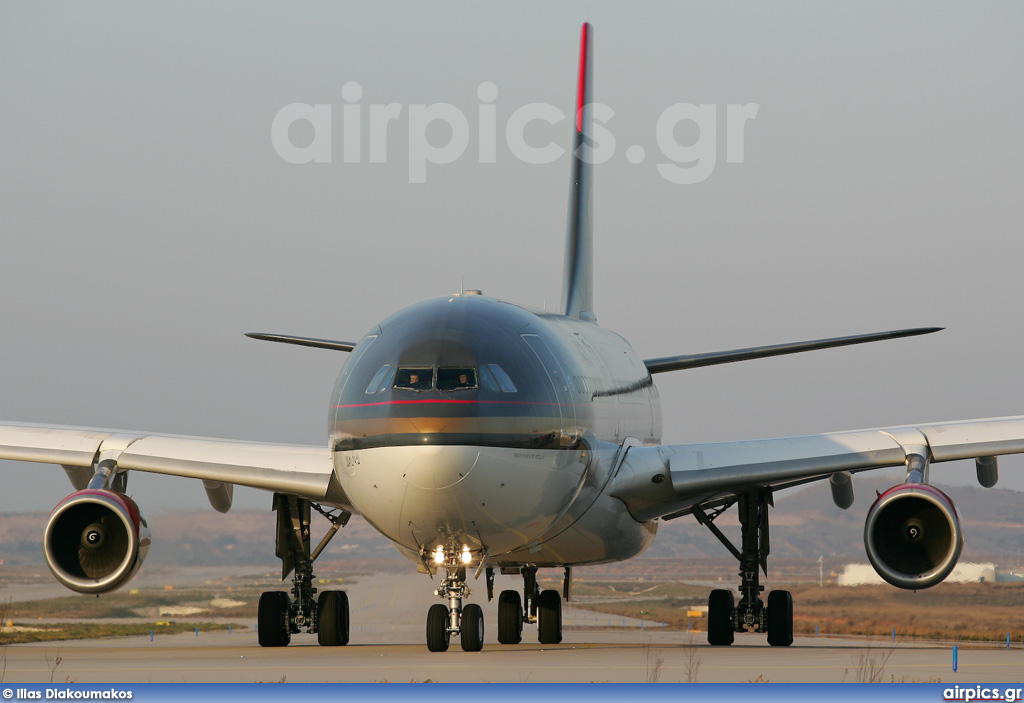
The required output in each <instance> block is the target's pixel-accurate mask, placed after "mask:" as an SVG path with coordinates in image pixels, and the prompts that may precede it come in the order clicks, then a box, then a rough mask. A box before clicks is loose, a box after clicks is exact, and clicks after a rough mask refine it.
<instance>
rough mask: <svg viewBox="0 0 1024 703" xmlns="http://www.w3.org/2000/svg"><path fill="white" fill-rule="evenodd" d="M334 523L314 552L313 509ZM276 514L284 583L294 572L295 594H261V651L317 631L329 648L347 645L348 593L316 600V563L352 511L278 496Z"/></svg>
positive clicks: (330, 593) (325, 593)
mask: <svg viewBox="0 0 1024 703" xmlns="http://www.w3.org/2000/svg"><path fill="white" fill-rule="evenodd" d="M311 508H313V509H315V510H316V511H317V512H318V513H320V514H321V515H323V516H324V517H326V518H327V519H328V520H330V521H331V529H330V530H328V531H327V534H326V535H324V538H323V539H322V540H320V544H319V545H317V547H316V549H315V550H313V551H312V552H310V535H309V523H310V514H311V513H310V509H311ZM274 510H275V511H276V512H277V556H278V557H280V558H281V579H282V580H284V579H285V578H287V577H288V574H289V573H291V572H292V571H293V570H294V571H295V576H294V577H293V578H292V590H291V596H289V594H288V593H286V592H285V591H267V592H266V593H264V594H263V595H261V596H260V603H259V610H258V615H257V630H258V636H259V642H260V646H261V647H284V646H286V645H287V644H288V643H289V642H291V639H292V635H293V634H296V633H299V632H301V631H302V630H306V631H307V632H310V633H312V632H315V633H316V634H317V640H318V641H319V643H320V644H322V645H324V646H329V647H333V646H338V645H345V644H348V595H347V594H346V593H345V592H344V591H323V592H322V593H320V595H319V597H317V598H316V599H315V600H314V596H315V595H316V593H317V589H316V588H314V587H313V561H314V560H316V558H317V557H318V556H319V555H320V552H322V551H323V549H324V547H326V546H327V543H328V542H330V541H331V538H332V537H334V535H335V534H337V532H338V530H339V529H341V528H342V527H344V526H345V523H347V522H348V520H349V518H350V517H352V515H351V513H348V512H345V511H340V512H327V511H325V510H324V509H323V508H321V507H320V506H319V505H316V504H314V503H311V502H310V501H308V500H304V499H302V498H297V497H295V496H289V495H285V494H283V493H275V494H274Z"/></svg>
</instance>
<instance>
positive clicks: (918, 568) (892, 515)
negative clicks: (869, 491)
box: [864, 483, 964, 590]
mask: <svg viewBox="0 0 1024 703" xmlns="http://www.w3.org/2000/svg"><path fill="white" fill-rule="evenodd" d="M963 546H964V533H963V530H962V529H961V527H960V519H959V518H958V517H957V514H956V508H955V507H954V506H953V501H951V500H950V499H949V496H947V495H946V494H945V493H943V492H942V491H940V490H939V489H938V488H935V487H934V486H929V485H927V484H921V483H904V484H901V485H899V486H893V487H892V488H890V489H889V490H887V491H886V492H885V493H883V494H881V495H880V496H878V499H877V500H876V501H875V503H874V505H872V506H871V510H869V511H868V517H867V521H866V522H865V524H864V548H865V549H866V550H867V553H868V559H869V560H870V561H871V565H872V566H873V567H875V571H877V572H878V575H879V576H881V577H882V578H883V579H885V580H886V581H888V582H889V583H891V584H892V585H893V586H898V587H899V588H906V589H912V590H917V589H919V588H930V587H931V586H934V585H935V584H937V583H941V582H942V580H943V579H945V578H946V577H947V576H949V574H950V572H951V571H952V570H953V567H955V566H956V562H957V560H958V559H960V551H961V550H962V549H963Z"/></svg>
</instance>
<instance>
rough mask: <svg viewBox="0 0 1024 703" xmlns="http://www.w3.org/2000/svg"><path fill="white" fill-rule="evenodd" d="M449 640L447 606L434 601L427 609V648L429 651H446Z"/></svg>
mask: <svg viewBox="0 0 1024 703" xmlns="http://www.w3.org/2000/svg"><path fill="white" fill-rule="evenodd" d="M450 641H451V635H450V634H448V606H446V605H442V604H441V603H435V604H434V605H432V606H430V610H428V611H427V649H429V650H430V651H431V652H447V651H448V643H449V642H450Z"/></svg>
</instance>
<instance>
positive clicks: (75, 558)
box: [43, 490, 150, 593]
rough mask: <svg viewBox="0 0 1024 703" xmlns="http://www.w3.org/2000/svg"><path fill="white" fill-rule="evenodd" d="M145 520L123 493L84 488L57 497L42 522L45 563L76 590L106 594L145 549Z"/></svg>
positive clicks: (122, 581) (122, 579)
mask: <svg viewBox="0 0 1024 703" xmlns="http://www.w3.org/2000/svg"><path fill="white" fill-rule="evenodd" d="M149 544H150V535H149V525H147V524H146V519H145V518H144V517H142V514H141V513H140V512H139V506H137V505H136V504H135V501H133V500H132V499H131V498H129V497H128V496H126V495H124V494H123V493H116V492H114V491H108V490H84V491H78V492H77V493H72V494H71V495H69V496H68V497H67V498H65V499H64V500H62V501H61V502H60V503H59V504H58V505H57V507H56V508H54V509H53V512H52V513H50V519H49V521H48V522H47V523H46V532H45V534H44V537H43V551H44V553H45V555H46V565H47V566H49V567H50V571H52V572H53V575H54V576H55V577H56V578H57V580H58V581H60V582H61V583H62V584H64V585H65V586H67V587H68V588H70V589H71V590H72V591H78V592H79V593H108V592H110V591H113V590H116V589H118V588H120V587H121V586H123V585H124V584H126V583H128V581H130V580H131V579H132V577H133V576H135V573H136V572H137V571H138V570H139V567H141V566H142V562H143V561H145V559H146V554H147V553H148V552H149Z"/></svg>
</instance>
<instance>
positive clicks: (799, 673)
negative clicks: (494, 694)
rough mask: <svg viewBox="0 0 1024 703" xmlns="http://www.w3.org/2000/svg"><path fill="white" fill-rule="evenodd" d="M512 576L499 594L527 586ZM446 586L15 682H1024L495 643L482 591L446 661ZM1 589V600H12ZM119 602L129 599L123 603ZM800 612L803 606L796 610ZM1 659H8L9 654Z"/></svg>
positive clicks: (604, 646) (626, 647) (599, 632)
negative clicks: (343, 620)
mask: <svg viewBox="0 0 1024 703" xmlns="http://www.w3.org/2000/svg"><path fill="white" fill-rule="evenodd" d="M517 585H518V584H517V582H516V581H513V580H511V579H509V580H508V581H506V582H502V581H499V582H498V584H497V588H498V589H500V588H503V587H517ZM434 587H436V585H435V584H432V583H431V582H429V580H428V579H427V578H426V577H423V576H417V575H413V574H410V575H407V576H403V575H394V574H387V575H376V576H372V577H359V581H358V583H355V584H352V585H351V586H349V587H348V589H347V590H348V592H349V596H350V599H351V601H352V613H351V616H352V623H353V626H352V644H350V645H348V646H346V647H320V646H318V645H317V644H316V636H315V635H296V636H294V637H293V639H292V644H291V646H289V647H286V648H280V649H264V648H261V647H259V646H258V645H257V642H256V633H255V632H254V631H253V630H252V629H251V626H252V623H249V627H247V628H234V629H233V631H232V632H231V633H230V634H229V633H227V632H215V633H202V632H201V633H200V634H199V636H198V637H197V636H195V635H194V634H191V633H185V634H177V635H160V634H159V633H157V634H156V636H155V637H154V640H153V641H152V642H151V641H150V638H149V637H136V638H123V639H112V640H77V641H66V642H50V643H40V644H29V645H10V646H8V647H7V648H6V650H5V652H3V655H5V656H6V662H5V664H6V669H5V672H4V677H3V680H4V681H5V682H7V683H21V682H23V683H49V682H51V681H53V682H55V683H64V682H65V681H71V682H76V683H111V682H122V683H147V682H152V683H160V682H188V683H205V682H261V681H266V682H273V681H281V680H286V681H291V682H376V681H391V682H403V683H407V682H410V681H416V682H421V681H426V680H428V679H429V680H431V681H435V682H443V683H453V682H470V683H480V682H512V683H517V682H532V683H548V682H645V681H648V680H656V681H661V682H687V681H694V680H696V681H699V682H703V683H706V682H745V681H758V680H760V681H770V682H773V683H784V682H842V681H847V682H855V681H859V680H864V679H865V677H866V676H867V674H868V671H869V670H879V669H880V670H881V675H880V678H881V679H882V680H883V681H885V682H889V681H893V680H895V681H908V682H910V681H923V682H928V681H942V682H944V683H945V682H950V683H956V682H986V683H1009V682H1014V683H1016V682H1020V681H1021V680H1022V678H1024V649H1016V648H1015V649H1011V650H1006V649H1005V646H1004V647H998V646H996V645H993V646H991V647H990V648H978V649H975V648H968V649H965V648H964V647H963V646H962V645H961V647H960V649H959V657H958V659H959V661H958V671H957V672H956V673H954V672H953V670H952V643H925V644H922V643H919V642H909V641H908V642H899V641H897V644H896V646H895V647H894V648H892V647H891V644H890V642H889V641H878V642H874V643H866V642H864V641H857V640H847V639H832V638H826V637H806V638H797V640H796V642H795V643H794V644H793V646H792V647H789V648H775V647H769V646H768V645H767V643H766V642H765V638H764V637H763V636H760V635H738V636H737V640H736V644H735V645H733V646H732V647H709V646H708V645H707V644H706V640H705V639H704V633H703V632H697V633H694V634H693V635H690V634H688V633H686V632H678V631H666V630H662V629H661V628H660V627H656V626H655V627H652V626H651V624H650V623H645V627H644V629H643V630H641V629H640V627H639V625H640V621H639V620H631V619H628V618H627V619H623V618H614V617H612V618H609V617H608V616H604V615H595V614H594V613H591V612H587V611H582V610H577V609H573V608H570V607H566V608H565V610H564V621H565V626H566V627H565V633H564V641H563V643H562V644H559V645H555V646H551V645H540V644H538V643H537V641H536V628H535V627H531V626H526V628H524V633H523V634H524V640H523V643H521V644H519V645H514V646H511V645H499V644H498V643H497V640H496V622H495V620H496V611H497V606H496V603H495V601H492V602H491V603H487V602H486V598H485V597H483V598H481V597H479V596H480V595H483V591H484V589H483V587H482V583H480V584H479V585H478V586H477V588H478V591H477V594H475V595H474V596H473V598H471V601H472V602H478V603H481V605H483V607H484V613H485V618H486V625H487V632H486V637H485V640H486V644H485V646H484V650H483V651H482V652H474V653H469V652H463V651H462V650H461V648H460V646H459V641H458V639H457V638H453V639H452V646H451V649H449V651H448V652H445V653H431V652H428V651H427V649H426V646H425V644H424V641H425V635H424V628H425V620H426V611H427V608H428V607H429V605H430V604H432V603H434V602H436V597H435V596H433V594H432V589H433V588H434ZM2 595H3V593H2V592H0V597H2ZM108 597H117V595H116V594H114V595H112V596H108ZM797 607H798V608H799V604H797ZM0 656H2V655H0Z"/></svg>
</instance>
